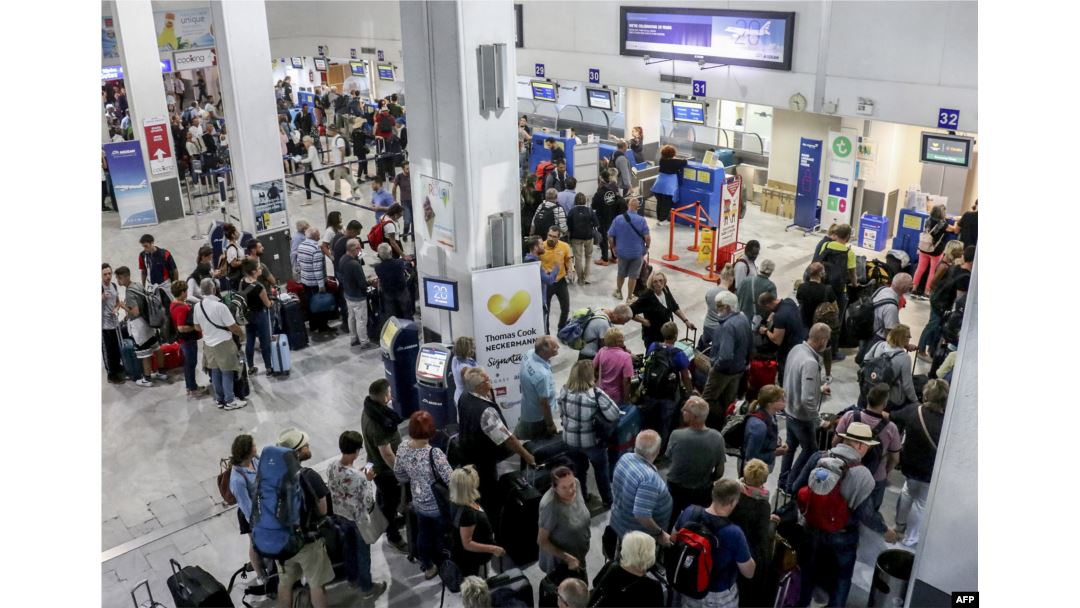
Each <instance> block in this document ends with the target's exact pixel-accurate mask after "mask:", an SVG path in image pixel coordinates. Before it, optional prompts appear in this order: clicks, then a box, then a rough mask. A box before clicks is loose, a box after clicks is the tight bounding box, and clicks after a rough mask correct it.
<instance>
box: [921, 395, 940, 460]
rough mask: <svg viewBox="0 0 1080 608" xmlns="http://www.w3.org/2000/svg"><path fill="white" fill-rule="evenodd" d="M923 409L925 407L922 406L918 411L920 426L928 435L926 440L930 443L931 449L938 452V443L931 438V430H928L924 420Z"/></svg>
mask: <svg viewBox="0 0 1080 608" xmlns="http://www.w3.org/2000/svg"><path fill="white" fill-rule="evenodd" d="M922 409H923V406H921V405H920V406H919V409H918V410H917V411H918V413H919V425H920V426H921V427H922V432H923V434H924V435H926V440H927V441H929V442H930V447H932V448H934V450H935V451H936V450H937V443H936V442H935V441H934V438H933V437H931V436H930V430H929V429H927V428H926V420H924V419H923V415H922Z"/></svg>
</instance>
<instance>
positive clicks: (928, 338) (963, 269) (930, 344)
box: [918, 242, 975, 359]
mask: <svg viewBox="0 0 1080 608" xmlns="http://www.w3.org/2000/svg"><path fill="white" fill-rule="evenodd" d="M950 244H951V242H950ZM962 256H963V257H962V260H963V262H962V263H961V264H959V265H957V266H953V267H952V268H950V269H949V272H948V273H947V274H946V275H945V276H944V277H943V278H942V279H941V280H939V281H938V282H937V283H936V284H935V285H934V291H933V292H932V293H931V294H930V320H928V321H927V322H926V327H924V328H923V331H922V334H921V335H920V336H919V344H918V347H919V350H918V355H919V356H920V357H923V358H925V359H931V358H932V357H933V349H934V348H936V347H937V344H938V341H939V340H940V338H941V324H942V320H943V319H944V318H945V314H946V313H948V312H949V311H950V310H951V309H952V308H953V304H955V303H956V299H957V297H958V296H960V295H961V294H966V293H967V290H968V285H969V284H970V283H971V268H972V265H973V264H974V262H975V247H973V246H970V245H969V246H968V247H965V248H964V252H963V254H962Z"/></svg>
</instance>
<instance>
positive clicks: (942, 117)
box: [937, 108, 960, 131]
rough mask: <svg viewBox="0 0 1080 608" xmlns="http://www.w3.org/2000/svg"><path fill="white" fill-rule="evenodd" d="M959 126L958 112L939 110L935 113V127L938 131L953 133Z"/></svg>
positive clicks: (946, 109) (947, 109)
mask: <svg viewBox="0 0 1080 608" xmlns="http://www.w3.org/2000/svg"><path fill="white" fill-rule="evenodd" d="M959 124H960V110H950V109H949V108H941V109H940V110H938V111H937V126H938V128H939V129H949V130H952V131H955V130H956V128H957V126H958V125H959Z"/></svg>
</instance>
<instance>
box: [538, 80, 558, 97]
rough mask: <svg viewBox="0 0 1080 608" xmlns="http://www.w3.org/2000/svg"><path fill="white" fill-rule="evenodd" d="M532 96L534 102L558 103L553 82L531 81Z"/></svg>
mask: <svg viewBox="0 0 1080 608" xmlns="http://www.w3.org/2000/svg"><path fill="white" fill-rule="evenodd" d="M532 94H533V100H534V101H552V102H554V101H558V95H556V93H555V83H553V82H542V81H539V80H534V81H532Z"/></svg>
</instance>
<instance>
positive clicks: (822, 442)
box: [817, 414, 838, 450]
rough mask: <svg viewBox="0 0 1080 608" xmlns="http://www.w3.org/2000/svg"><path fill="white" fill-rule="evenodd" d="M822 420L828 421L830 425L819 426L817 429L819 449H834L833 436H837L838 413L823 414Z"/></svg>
mask: <svg viewBox="0 0 1080 608" xmlns="http://www.w3.org/2000/svg"><path fill="white" fill-rule="evenodd" d="M821 420H822V421H823V422H828V423H829V426H827V427H820V426H819V427H818V429H817V442H818V449H819V450H829V449H832V441H833V437H835V436H836V423H837V420H838V419H837V417H836V414H822V415H821Z"/></svg>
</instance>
